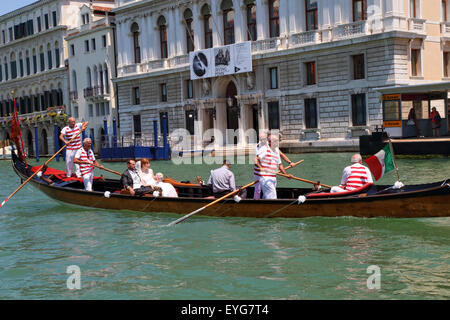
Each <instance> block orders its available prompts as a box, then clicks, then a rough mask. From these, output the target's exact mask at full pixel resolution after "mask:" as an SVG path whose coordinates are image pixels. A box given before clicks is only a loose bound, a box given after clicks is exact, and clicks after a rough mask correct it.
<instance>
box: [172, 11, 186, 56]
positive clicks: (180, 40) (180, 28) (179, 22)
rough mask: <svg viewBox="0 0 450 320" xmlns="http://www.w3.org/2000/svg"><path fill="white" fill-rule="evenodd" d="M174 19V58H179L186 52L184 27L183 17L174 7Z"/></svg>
mask: <svg viewBox="0 0 450 320" xmlns="http://www.w3.org/2000/svg"><path fill="white" fill-rule="evenodd" d="M173 13H174V18H175V33H176V40H175V43H176V46H175V48H176V49H175V50H176V51H175V52H176V53H175V54H174V56H181V55H183V54H185V53H186V52H187V50H186V40H185V38H186V25H185V23H184V17H183V16H182V13H181V12H180V7H178V6H177V7H176V8H175V9H174V10H173Z"/></svg>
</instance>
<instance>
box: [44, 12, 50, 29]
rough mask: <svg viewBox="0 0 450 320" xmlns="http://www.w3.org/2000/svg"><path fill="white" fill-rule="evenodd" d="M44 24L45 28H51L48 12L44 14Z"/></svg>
mask: <svg viewBox="0 0 450 320" xmlns="http://www.w3.org/2000/svg"><path fill="white" fill-rule="evenodd" d="M44 24H45V30H48V29H49V28H50V25H49V23H48V13H46V14H44Z"/></svg>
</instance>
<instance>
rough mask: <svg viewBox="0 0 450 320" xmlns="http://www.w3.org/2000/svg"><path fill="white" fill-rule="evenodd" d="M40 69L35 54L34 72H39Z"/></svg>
mask: <svg viewBox="0 0 450 320" xmlns="http://www.w3.org/2000/svg"><path fill="white" fill-rule="evenodd" d="M37 71H38V64H37V57H36V56H35V55H34V56H33V73H37Z"/></svg>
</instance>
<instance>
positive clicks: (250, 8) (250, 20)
mask: <svg viewBox="0 0 450 320" xmlns="http://www.w3.org/2000/svg"><path fill="white" fill-rule="evenodd" d="M244 3H245V5H246V7H247V33H248V40H250V41H255V40H256V38H257V32H256V4H255V0H244Z"/></svg>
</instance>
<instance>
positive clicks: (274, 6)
mask: <svg viewBox="0 0 450 320" xmlns="http://www.w3.org/2000/svg"><path fill="white" fill-rule="evenodd" d="M279 13H280V1H279V0H269V25H270V27H269V30H270V37H271V38H274V37H279V36H280V14H279Z"/></svg>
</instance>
